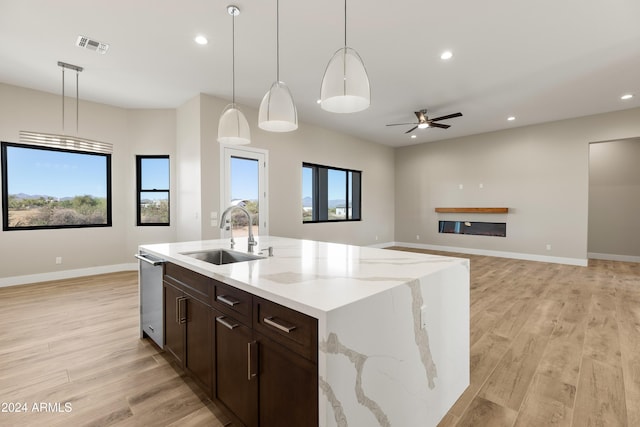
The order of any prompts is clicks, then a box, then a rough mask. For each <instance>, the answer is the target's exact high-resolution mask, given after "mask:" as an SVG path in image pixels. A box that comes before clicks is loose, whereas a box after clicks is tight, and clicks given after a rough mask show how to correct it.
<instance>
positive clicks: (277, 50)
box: [276, 0, 280, 83]
mask: <svg viewBox="0 0 640 427" xmlns="http://www.w3.org/2000/svg"><path fill="white" fill-rule="evenodd" d="M276 81H277V82H278V83H280V0H276Z"/></svg>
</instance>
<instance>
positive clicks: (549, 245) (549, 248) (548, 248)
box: [547, 243, 551, 251]
mask: <svg viewBox="0 0 640 427" xmlns="http://www.w3.org/2000/svg"><path fill="white" fill-rule="evenodd" d="M547 250H548V251H550V250H551V244H549V243H547Z"/></svg>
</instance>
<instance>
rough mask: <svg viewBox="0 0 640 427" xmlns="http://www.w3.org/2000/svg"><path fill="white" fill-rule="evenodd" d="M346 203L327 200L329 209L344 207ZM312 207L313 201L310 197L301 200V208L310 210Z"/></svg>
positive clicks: (338, 200) (337, 200)
mask: <svg viewBox="0 0 640 427" xmlns="http://www.w3.org/2000/svg"><path fill="white" fill-rule="evenodd" d="M346 204H347V202H346V201H345V200H344V199H332V200H329V209H333V208H336V207H338V206H345V205H346ZM312 205H313V199H312V198H311V197H303V198H302V207H304V208H310V207H311V206H312Z"/></svg>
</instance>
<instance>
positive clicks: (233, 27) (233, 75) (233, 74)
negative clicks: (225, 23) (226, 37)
mask: <svg viewBox="0 0 640 427" xmlns="http://www.w3.org/2000/svg"><path fill="white" fill-rule="evenodd" d="M231 16H232V18H231V51H232V53H231V103H232V104H233V105H234V107H235V104H236V14H235V12H234V13H232V14H231Z"/></svg>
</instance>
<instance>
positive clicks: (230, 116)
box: [218, 104, 251, 145]
mask: <svg viewBox="0 0 640 427" xmlns="http://www.w3.org/2000/svg"><path fill="white" fill-rule="evenodd" d="M218 142H219V143H221V144H230V145H246V144H249V143H251V134H250V131H249V122H247V118H246V117H245V116H244V114H242V111H240V110H238V108H237V107H236V104H229V105H227V106H226V107H225V109H224V111H223V112H222V115H221V116H220V120H219V121H218Z"/></svg>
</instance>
